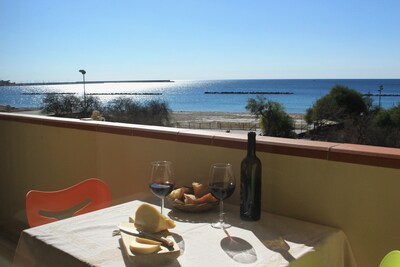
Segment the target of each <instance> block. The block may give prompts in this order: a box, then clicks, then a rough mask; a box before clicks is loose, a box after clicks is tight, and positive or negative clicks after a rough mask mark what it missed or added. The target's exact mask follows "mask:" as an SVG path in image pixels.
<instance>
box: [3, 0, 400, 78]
mask: <svg viewBox="0 0 400 267" xmlns="http://www.w3.org/2000/svg"><path fill="white" fill-rule="evenodd" d="M0 10H1V16H0V33H1V41H0V80H1V79H5V80H12V81H16V82H41V81H76V80H80V79H81V78H82V77H81V74H80V73H79V72H78V70H79V69H81V68H84V69H85V70H86V71H87V74H86V79H87V80H137V79H171V80H182V79H253V78H255V79H262V78H266V79H269V78H400V30H399V29H400V16H399V15H398V14H399V11H400V1H398V0H382V1H376V0H374V1H370V0H362V1H361V0H360V1H358V0H335V1H326V0H314V1H311V0H302V1H298V0H280V1H276V0H274V1H270V0H260V1H258V0H253V1H244V0H243V1H239V0H238V1H235V0H230V1H225V0H181V1H178V0H158V1H156V0H142V1H135V0H128V1H122V0H116V1H103V0H80V1H76V0H68V1H67V0H66V1H61V0H35V1H33V0H32V1H30V0H24V1H22V0H0Z"/></svg>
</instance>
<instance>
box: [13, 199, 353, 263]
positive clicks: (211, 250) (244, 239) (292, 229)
mask: <svg viewBox="0 0 400 267" xmlns="http://www.w3.org/2000/svg"><path fill="white" fill-rule="evenodd" d="M142 203H143V202H141V201H132V202H128V203H125V204H122V205H117V206H113V207H110V208H107V209H102V210H99V211H95V212H92V213H88V214H84V215H81V216H77V217H73V218H69V219H65V220H61V221H58V222H55V223H50V224H47V225H42V226H39V227H35V228H31V229H27V230H25V231H23V232H22V233H21V237H20V240H19V243H18V247H17V250H16V256H15V259H14V266H134V264H133V263H131V262H130V260H129V259H128V258H127V257H126V256H125V253H124V252H123V251H124V250H123V248H122V242H121V237H120V236H114V237H113V236H112V232H113V230H115V229H116V225H117V224H118V223H120V222H126V221H128V217H129V216H130V215H133V214H134V213H135V210H136V208H137V207H138V206H139V205H140V204H142ZM224 206H225V207H224V208H225V211H226V221H227V222H229V223H230V224H232V227H231V228H228V229H227V230H226V231H223V230H220V229H214V228H212V227H211V226H210V223H211V222H214V221H217V220H218V209H214V210H212V211H209V212H205V213H196V214H192V213H184V212H180V211H176V210H168V209H167V211H168V215H169V216H170V217H171V218H172V219H174V220H175V221H176V228H174V229H172V230H171V231H170V232H171V233H172V234H173V236H174V237H175V239H176V241H177V242H178V244H179V246H180V249H181V255H180V256H179V257H178V259H177V260H176V261H174V262H173V263H171V264H170V265H169V266H202V267H204V266H243V265H244V264H245V265H246V266H271V267H272V266H288V265H289V264H290V266H312V267H314V266H323V267H329V266H349V267H351V266H356V263H355V260H354V257H353V254H352V252H351V248H350V246H349V243H348V240H347V238H346V236H345V234H344V233H343V232H342V231H341V230H338V229H334V228H330V227H326V226H321V225H316V224H312V223H308V222H304V221H299V220H295V219H291V218H287V217H282V216H277V215H273V214H269V213H262V217H261V220H260V221H257V222H247V221H241V220H240V218H239V211H238V207H237V206H232V205H224ZM228 236H230V237H228Z"/></svg>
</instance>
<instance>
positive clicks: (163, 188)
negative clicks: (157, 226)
mask: <svg viewBox="0 0 400 267" xmlns="http://www.w3.org/2000/svg"><path fill="white" fill-rule="evenodd" d="M174 185H175V181H174V168H173V166H172V162H171V161H165V160H164V161H154V162H152V163H151V176H150V185H149V187H150V190H151V192H153V194H154V195H156V196H157V197H159V198H161V214H163V209H164V199H165V197H166V196H168V195H169V193H171V191H172V190H173V189H174Z"/></svg>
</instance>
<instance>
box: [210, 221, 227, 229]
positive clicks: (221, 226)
mask: <svg viewBox="0 0 400 267" xmlns="http://www.w3.org/2000/svg"><path fill="white" fill-rule="evenodd" d="M211 226H212V227H213V228H217V229H227V228H229V227H231V225H230V224H227V223H224V222H217V223H212V224H211Z"/></svg>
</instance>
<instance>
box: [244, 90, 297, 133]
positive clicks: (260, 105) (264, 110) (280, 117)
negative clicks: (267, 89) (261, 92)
mask: <svg viewBox="0 0 400 267" xmlns="http://www.w3.org/2000/svg"><path fill="white" fill-rule="evenodd" d="M246 109H247V110H249V111H250V112H251V113H253V114H254V115H256V116H257V117H258V116H261V118H260V127H261V131H262V133H263V135H267V136H276V137H290V138H294V137H295V136H296V134H295V132H294V131H293V130H294V123H293V119H292V118H291V117H290V116H289V114H287V113H286V112H285V110H284V108H283V106H282V105H281V104H280V103H278V102H274V101H269V100H268V101H267V99H266V98H265V97H262V96H257V98H256V99H254V98H250V99H248V101H247V105H246Z"/></svg>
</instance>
